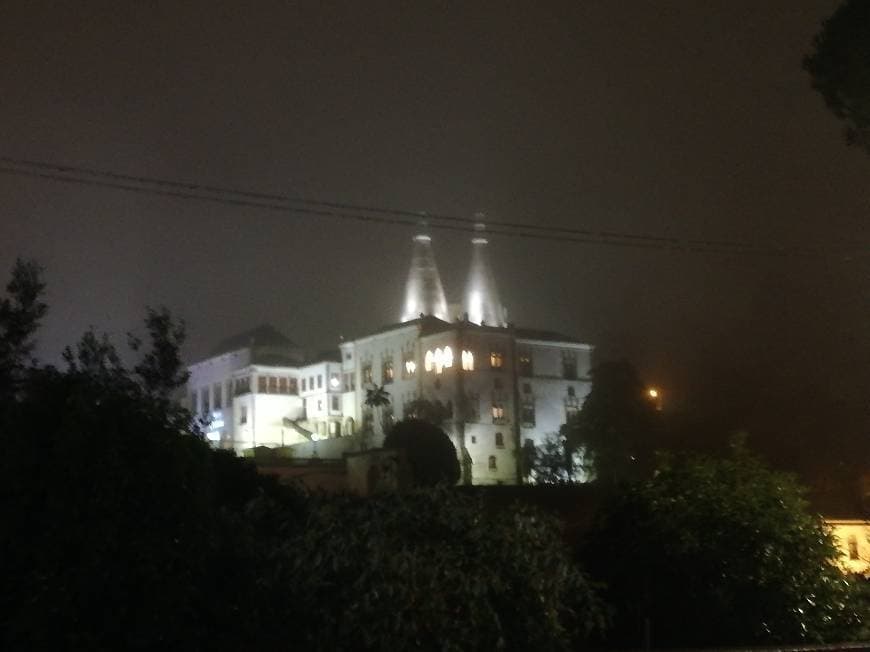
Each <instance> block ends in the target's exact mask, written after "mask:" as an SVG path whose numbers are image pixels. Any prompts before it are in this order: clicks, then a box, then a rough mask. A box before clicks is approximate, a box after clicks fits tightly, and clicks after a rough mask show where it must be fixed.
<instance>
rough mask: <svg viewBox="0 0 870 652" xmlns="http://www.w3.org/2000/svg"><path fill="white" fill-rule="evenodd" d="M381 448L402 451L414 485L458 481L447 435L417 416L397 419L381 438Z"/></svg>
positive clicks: (455, 458)
mask: <svg viewBox="0 0 870 652" xmlns="http://www.w3.org/2000/svg"><path fill="white" fill-rule="evenodd" d="M384 448H399V449H403V450H404V451H405V455H406V457H407V459H408V464H409V465H410V467H411V476H412V477H413V479H414V484H415V485H417V486H421V487H431V486H434V485H436V484H439V483H445V484H448V485H454V484H456V483H457V482H458V481H459V475H460V469H459V460H458V459H457V456H456V448H455V447H454V446H453V443H452V442H451V441H450V437H448V436H447V434H446V433H445V432H444V431H443V430H441V428H438V427H437V426H433V425H432V424H431V423H428V422H426V421H420V420H419V419H403V420H402V421H399V422H398V423H397V424H396V425H395V426H393V428H392V430H390V431H389V432H388V433H387V436H386V438H385V439H384Z"/></svg>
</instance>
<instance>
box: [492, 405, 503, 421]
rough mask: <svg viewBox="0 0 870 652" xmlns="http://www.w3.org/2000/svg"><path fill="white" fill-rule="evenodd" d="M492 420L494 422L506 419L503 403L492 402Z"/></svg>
mask: <svg viewBox="0 0 870 652" xmlns="http://www.w3.org/2000/svg"><path fill="white" fill-rule="evenodd" d="M492 420H493V422H498V421H503V420H504V405H502V404H501V403H493V404H492Z"/></svg>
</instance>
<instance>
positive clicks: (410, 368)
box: [405, 360, 417, 376]
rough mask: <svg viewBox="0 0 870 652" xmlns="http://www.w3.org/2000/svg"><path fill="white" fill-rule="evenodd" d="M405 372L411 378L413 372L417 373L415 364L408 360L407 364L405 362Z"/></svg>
mask: <svg viewBox="0 0 870 652" xmlns="http://www.w3.org/2000/svg"><path fill="white" fill-rule="evenodd" d="M405 371H406V372H407V373H408V375H409V376H413V375H414V372H415V371H417V363H416V362H414V361H413V360H408V361H407V362H405Z"/></svg>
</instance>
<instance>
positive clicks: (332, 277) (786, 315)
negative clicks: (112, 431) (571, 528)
mask: <svg viewBox="0 0 870 652" xmlns="http://www.w3.org/2000/svg"><path fill="white" fill-rule="evenodd" d="M219 5H225V6H223V7H222V6H219ZM836 5H837V2H836V0H799V1H797V0H777V1H772V0H771V1H766V2H758V1H757V0H754V1H742V0H741V1H737V0H719V1H716V2H713V1H709V0H707V1H696V0H692V1H690V0H684V1H682V2H665V1H662V0H659V1H642V0H632V2H612V1H611V0H601V1H598V2H580V1H576V2H565V3H543V2H529V3H523V4H519V3H501V2H499V3H482V2H470V3H398V2H387V3H373V2H365V3H363V2H348V3H337V2H336V3H317V2H311V3H290V2H257V3H215V2H185V3H176V2H149V3H124V2H117V1H115V2H106V3H96V2H76V3H57V2H39V1H35V0H28V1H26V2H25V1H23V0H20V1H18V2H6V3H3V5H2V9H0V62H2V64H0V155H2V156H9V157H17V158H27V159H38V160H46V161H51V162H57V163H63V164H73V165H83V166H88V167H93V168H103V169H110V170H114V171H116V172H119V173H126V174H133V175H143V176H159V177H163V178H170V179H178V180H183V181H193V182H199V183H206V184H213V185H222V186H232V187H236V188H245V189H250V190H254V191H262V192H277V193H285V194H291V195H298V196H302V197H308V198H313V199H322V200H326V201H340V202H353V203H358V204H368V205H374V206H380V207H390V208H401V209H409V210H414V211H429V212H430V213H447V214H453V215H460V216H471V215H472V214H473V213H474V212H475V211H480V210H482V211H486V213H487V215H488V216H489V217H490V219H491V220H493V221H498V220H502V221H513V222H524V223H530V224H539V225H550V226H569V227H576V228H590V229H607V230H611V231H624V232H627V233H634V234H650V235H657V236H675V237H679V238H710V239H722V240H740V241H746V242H749V243H753V244H761V245H768V244H782V245H793V246H804V245H808V246H815V247H828V246H830V247H837V246H841V245H844V244H846V245H851V246H861V245H864V244H870V229H868V228H867V227H866V223H867V217H868V209H870V183H868V181H870V158H868V157H867V156H866V155H863V154H862V153H861V152H859V151H857V150H853V149H850V148H848V147H847V146H846V145H845V144H844V143H843V140H842V138H841V134H840V127H839V125H838V123H837V122H836V120H835V119H834V117H833V116H832V115H831V114H830V113H829V112H828V111H827V110H826V108H825V107H824V104H823V102H822V100H821V98H820V97H819V96H818V95H817V94H816V93H815V92H814V91H813V90H812V89H811V87H810V82H809V78H808V76H807V75H806V73H805V72H803V71H802V69H801V58H802V56H803V55H804V54H805V53H806V52H807V51H808V49H809V47H810V44H811V41H812V37H813V35H814V34H815V33H816V31H817V30H818V27H819V24H820V22H821V21H822V20H823V19H824V18H825V17H826V16H828V15H830V13H831V12H832V11H833V9H834V8H835V6H836ZM0 209H2V213H0V215H2V218H0V219H2V222H0V269H3V270H8V269H9V268H10V267H11V265H12V263H13V261H14V258H15V257H16V256H19V255H21V256H28V257H35V258H37V259H38V260H39V261H40V262H41V263H42V264H43V265H44V266H45V268H46V273H47V280H48V283H49V295H48V297H49V303H50V314H49V316H48V318H47V319H46V322H45V327H44V329H43V331H42V333H41V342H40V352H41V355H43V356H44V357H45V359H47V360H55V359H57V357H58V354H59V352H60V350H61V348H62V346H63V345H64V344H66V343H69V342H71V341H73V340H75V339H77V338H78V336H79V335H80V333H81V332H82V331H83V330H84V329H86V328H87V327H88V326H89V325H94V326H96V327H97V328H99V329H103V330H107V331H109V332H110V333H112V334H114V335H116V336H117V338H118V341H119V342H123V333H124V332H126V331H127V330H129V329H131V328H133V327H135V326H136V324H137V323H138V322H139V321H140V319H141V316H142V315H143V313H144V308H145V306H146V305H159V304H165V305H167V306H169V307H170V308H171V309H172V310H173V311H175V312H176V313H177V314H178V315H180V316H182V317H183V318H184V319H185V320H186V321H187V323H188V326H189V336H190V340H189V346H188V348H187V354H188V355H189V357H191V358H197V357H199V356H201V355H203V354H204V353H205V352H207V351H208V349H209V348H211V347H212V346H213V345H214V343H215V342H216V341H218V340H219V339H221V338H223V337H225V336H227V335H229V334H232V333H235V332H238V331H241V330H243V329H246V328H249V327H252V326H255V325H257V324H259V323H262V322H270V323H273V324H274V325H276V326H277V327H278V328H280V329H281V330H283V331H285V332H286V333H287V334H288V335H290V336H291V337H292V338H293V339H294V340H296V341H298V342H299V343H300V344H303V345H307V346H312V347H315V348H324V347H332V346H334V345H335V343H336V342H337V340H338V337H339V335H341V334H344V335H348V336H351V335H357V334H362V333H364V332H366V331H367V330H370V329H374V328H376V327H378V326H381V325H383V324H385V323H388V322H391V321H394V320H395V318H396V317H397V316H398V314H399V311H400V309H401V300H402V288H403V284H404V280H405V274H406V270H407V265H408V263H409V257H410V238H411V236H412V235H413V233H414V231H413V230H412V229H409V228H404V227H396V226H386V225H366V224H359V223H345V222H339V221H335V220H329V219H325V218H308V217H293V216H289V215H288V216H284V215H278V214H275V213H269V212H263V211H260V210H256V209H250V208H240V207H233V206H221V205H216V204H212V203H201V202H197V201H192V200H181V199H172V198H166V197H156V196H154V197H152V196H146V195H141V194H130V193H125V192H123V191H120V190H111V189H104V188H102V189H101V188H91V187H85V186H78V185H70V184H63V183H55V182H51V181H46V180H37V179H26V178H22V177H13V176H6V175H2V174H0ZM432 235H433V237H434V244H435V251H436V255H437V257H438V261H439V265H440V268H441V272H442V277H443V279H444V283H445V288H446V290H447V293H448V299H449V300H452V301H456V300H458V299H459V297H460V292H461V290H462V286H463V284H464V279H465V274H466V271H467V268H468V261H469V252H470V245H469V244H468V236H467V235H465V234H462V233H455V232H438V231H434V232H432ZM491 256H492V262H493V266H494V268H495V272H496V275H497V277H498V280H499V284H500V291H501V295H502V298H503V300H504V301H505V303H506V304H507V306H508V309H509V312H510V318H511V320H512V321H515V322H516V323H518V324H520V325H523V326H528V327H536V328H549V329H554V330H559V331H564V332H566V333H570V334H572V335H576V336H579V337H582V338H584V339H585V340H587V341H589V342H590V343H592V344H594V345H596V347H597V349H598V354H599V359H606V358H612V357H618V356H625V357H628V358H629V359H631V360H632V361H634V362H635V363H636V364H637V365H638V367H639V368H640V370H641V371H642V373H643V375H644V377H645V378H646V379H647V380H648V381H649V382H654V383H656V384H658V385H660V386H661V387H663V388H664V396H665V403H666V405H667V406H668V407H669V408H687V409H688V408H692V409H695V410H697V411H700V412H703V413H704V414H706V415H708V416H712V415H718V414H720V413H721V415H727V417H728V418H730V419H732V420H733V424H732V425H735V426H737V425H742V426H745V427H748V428H749V429H750V431H751V432H752V431H753V429H754V430H756V431H758V432H764V431H766V429H767V430H771V429H778V433H779V436H781V437H796V438H808V437H815V438H816V439H819V438H824V437H826V436H827V434H826V432H824V431H822V430H820V428H819V423H821V422H824V419H825V418H826V417H825V416H824V415H830V414H831V413H832V411H834V412H836V415H837V419H838V421H837V424H836V425H834V426H832V427H834V428H846V429H852V430H855V431H857V430H860V429H863V432H866V427H867V422H868V419H867V412H868V410H867V406H868V399H870V329H868V318H870V248H868V255H867V256H866V257H861V256H859V257H857V258H855V257H853V258H852V259H850V260H846V259H844V257H843V256H830V257H821V258H809V259H808V258H803V257H792V256H758V255H731V254H728V255H726V254H718V253H715V254H711V253H692V252H675V251H667V250H640V249H630V248H622V247H608V246H602V245H582V244H569V243H554V242H543V241H536V240H528V239H510V238H506V237H498V236H493V237H492V238H491ZM721 415H720V416H721Z"/></svg>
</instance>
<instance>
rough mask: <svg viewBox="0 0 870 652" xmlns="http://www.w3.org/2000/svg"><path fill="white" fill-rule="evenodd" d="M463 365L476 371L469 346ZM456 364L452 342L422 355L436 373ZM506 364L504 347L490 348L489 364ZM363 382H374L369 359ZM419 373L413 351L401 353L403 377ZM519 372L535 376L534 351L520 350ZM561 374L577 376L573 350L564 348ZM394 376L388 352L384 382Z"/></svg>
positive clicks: (494, 366) (493, 366) (383, 368)
mask: <svg viewBox="0 0 870 652" xmlns="http://www.w3.org/2000/svg"><path fill="white" fill-rule="evenodd" d="M460 360H461V366H462V370H463V371H474V369H475V359H474V353H473V352H472V351H469V350H463V351H462V353H461V354H460ZM453 364H454V355H453V349H452V348H451V347H450V346H445V347H444V348H440V347H438V348H436V349H434V350H431V349H430V350H429V351H426V353H425V355H424V356H423V368H424V369H425V370H426V371H428V372H431V371H434V372H435V373H436V374H440V373H442V372H443V371H444V370H445V369H450V368H452V367H453ZM503 367H504V353H502V352H501V351H497V350H496V351H490V353H489V368H490V369H502V368H503ZM362 371H363V383H371V382H373V375H372V363H371V362H368V363H366V364H365V365H363V368H362ZM416 373H417V363H416V362H415V361H414V359H413V353H412V352H410V351H407V352H405V353H403V354H402V378H403V379H408V378H413V377H414V376H415V375H416ZM519 374H520V376H533V375H534V365H533V361H532V353H531V351H528V350H526V351H523V352H521V353H520V354H519ZM562 377H563V378H565V379H567V380H576V379H577V354H576V353H575V352H574V351H562ZM394 379H395V371H394V369H393V356H392V354H388V355H386V356H384V357H383V358H382V360H381V383H382V384H389V383H392V382H393V380H394Z"/></svg>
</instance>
